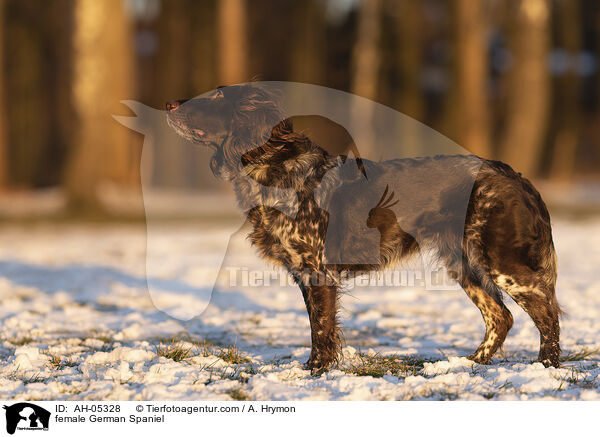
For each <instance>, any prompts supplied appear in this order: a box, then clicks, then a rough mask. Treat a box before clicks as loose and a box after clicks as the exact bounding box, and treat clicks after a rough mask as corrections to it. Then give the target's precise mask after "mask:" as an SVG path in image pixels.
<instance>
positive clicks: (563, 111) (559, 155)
mask: <svg viewBox="0 0 600 437" xmlns="http://www.w3.org/2000/svg"><path fill="white" fill-rule="evenodd" d="M556 7H557V20H558V23H557V24H558V29H557V30H558V35H557V36H558V44H559V46H560V47H561V48H563V49H564V50H565V51H566V53H567V55H568V56H569V57H570V59H571V63H570V65H569V66H570V68H569V69H568V70H567V71H566V72H565V74H564V75H563V76H562V77H559V78H558V79H557V80H556V93H557V94H556V96H555V99H556V103H555V105H554V107H555V108H557V112H558V114H557V115H558V116H559V120H558V123H559V126H558V130H557V132H556V137H555V141H554V150H553V153H552V162H551V166H550V177H551V178H553V179H557V180H563V181H564V180H568V179H570V178H571V176H572V175H573V170H574V168H575V158H576V152H577V144H578V142H579V110H580V108H579V97H580V96H579V87H580V85H581V83H580V81H579V76H578V75H577V71H576V68H575V62H573V60H574V59H575V57H576V56H577V55H578V53H579V51H580V49H581V29H580V27H579V25H580V23H581V9H580V7H581V4H580V1H579V0H560V1H557V2H556Z"/></svg>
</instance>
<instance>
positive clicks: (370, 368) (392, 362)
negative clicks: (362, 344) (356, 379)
mask: <svg viewBox="0 0 600 437" xmlns="http://www.w3.org/2000/svg"><path fill="white" fill-rule="evenodd" d="M423 363H425V360H423V359H421V358H415V357H405V356H400V355H380V354H375V355H367V354H363V353H360V352H359V353H358V359H357V361H355V362H354V363H352V364H350V365H349V366H348V367H347V368H345V369H342V370H343V371H344V372H345V373H350V374H354V375H358V376H372V377H374V378H381V377H383V376H384V375H388V374H390V375H392V376H397V377H399V378H405V377H407V376H411V375H418V374H420V373H421V371H422V370H423Z"/></svg>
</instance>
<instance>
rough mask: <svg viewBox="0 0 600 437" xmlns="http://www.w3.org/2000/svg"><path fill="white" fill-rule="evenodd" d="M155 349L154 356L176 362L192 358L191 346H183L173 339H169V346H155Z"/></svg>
mask: <svg viewBox="0 0 600 437" xmlns="http://www.w3.org/2000/svg"><path fill="white" fill-rule="evenodd" d="M155 349H156V355H158V356H161V357H165V358H168V359H170V360H173V361H176V362H180V361H185V360H187V359H189V358H191V357H192V346H190V347H187V346H184V345H183V344H181V343H180V342H179V341H178V340H176V339H175V338H173V339H171V342H170V343H169V344H159V345H157V346H156V348H155Z"/></svg>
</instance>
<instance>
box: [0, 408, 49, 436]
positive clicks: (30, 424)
mask: <svg viewBox="0 0 600 437" xmlns="http://www.w3.org/2000/svg"><path fill="white" fill-rule="evenodd" d="M3 408H4V409H5V410H6V432H8V433H9V434H14V433H15V431H16V430H17V429H18V430H27V431H35V430H43V431H47V430H48V425H49V422H50V411H48V410H46V409H44V408H42V407H39V406H37V405H35V404H31V403H29V402H19V403H18V404H13V405H10V406H7V405H4V407H3Z"/></svg>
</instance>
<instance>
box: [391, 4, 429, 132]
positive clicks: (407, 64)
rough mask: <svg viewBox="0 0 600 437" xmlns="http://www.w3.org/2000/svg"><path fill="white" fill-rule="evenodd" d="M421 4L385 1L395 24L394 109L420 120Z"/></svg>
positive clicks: (421, 104) (422, 110)
mask: <svg viewBox="0 0 600 437" xmlns="http://www.w3.org/2000/svg"><path fill="white" fill-rule="evenodd" d="M421 8H422V5H420V4H419V3H418V2H415V1H413V0H400V1H391V2H388V9H389V10H390V13H391V14H394V18H395V21H396V23H397V26H396V29H397V35H396V38H397V41H398V44H397V54H398V56H397V58H398V63H399V68H398V70H399V76H400V82H399V85H398V88H397V91H396V93H395V100H396V108H398V109H399V110H400V111H402V112H403V113H404V114H406V115H408V116H410V117H413V118H416V119H418V120H422V119H423V115H424V114H423V112H424V101H423V93H422V92H421V74H422V72H423V48H422V43H423V39H422V35H421V26H422V24H423V22H422V17H421V14H422V10H421Z"/></svg>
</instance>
